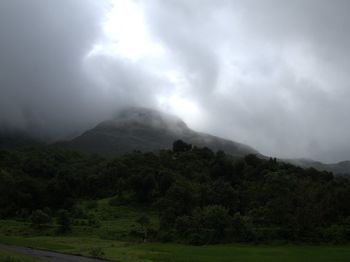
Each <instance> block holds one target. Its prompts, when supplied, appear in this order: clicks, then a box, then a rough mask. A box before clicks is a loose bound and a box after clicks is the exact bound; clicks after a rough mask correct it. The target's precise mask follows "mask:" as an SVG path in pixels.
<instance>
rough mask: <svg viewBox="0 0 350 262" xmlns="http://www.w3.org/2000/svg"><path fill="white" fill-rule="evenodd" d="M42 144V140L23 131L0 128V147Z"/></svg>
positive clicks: (12, 147) (11, 147) (8, 147)
mask: <svg viewBox="0 0 350 262" xmlns="http://www.w3.org/2000/svg"><path fill="white" fill-rule="evenodd" d="M42 144H43V142H41V141H39V140H38V139H36V138H34V137H33V136H31V135H29V134H27V133H25V132H23V131H20V130H14V129H10V130H9V129H0V149H14V148H19V147H26V146H36V145H42Z"/></svg>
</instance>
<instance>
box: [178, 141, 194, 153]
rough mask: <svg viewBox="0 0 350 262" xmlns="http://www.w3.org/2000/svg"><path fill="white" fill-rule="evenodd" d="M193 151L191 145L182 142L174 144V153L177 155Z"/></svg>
mask: <svg viewBox="0 0 350 262" xmlns="http://www.w3.org/2000/svg"><path fill="white" fill-rule="evenodd" d="M191 149H192V145H191V144H187V143H185V142H184V141H182V140H176V141H175V142H174V143H173V151H174V152H176V153H180V152H186V151H190V150H191Z"/></svg>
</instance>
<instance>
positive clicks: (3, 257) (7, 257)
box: [0, 251, 43, 262]
mask: <svg viewBox="0 0 350 262" xmlns="http://www.w3.org/2000/svg"><path fill="white" fill-rule="evenodd" d="M39 261H43V260H38V259H34V258H30V257H28V256H23V255H18V254H14V253H12V252H7V251H6V252H5V251H0V262H39Z"/></svg>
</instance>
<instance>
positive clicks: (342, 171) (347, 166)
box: [283, 159, 350, 176]
mask: <svg viewBox="0 0 350 262" xmlns="http://www.w3.org/2000/svg"><path fill="white" fill-rule="evenodd" d="M283 161H285V162H289V163H291V164H293V165H297V166H300V167H303V168H308V167H313V168H316V169H317V170H320V171H323V170H325V171H329V172H333V173H334V174H337V175H347V176H348V175H350V161H341V162H338V163H332V164H325V163H322V162H319V161H314V160H311V159H283Z"/></svg>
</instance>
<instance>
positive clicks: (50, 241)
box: [0, 237, 350, 262]
mask: <svg viewBox="0 0 350 262" xmlns="http://www.w3.org/2000/svg"><path fill="white" fill-rule="evenodd" d="M0 242H1V243H6V244H13V245H22V246H29V247H33V248H40V249H48V250H53V251H59V252H65V253H72V254H81V255H85V256H88V255H89V252H90V251H91V249H92V248H101V250H102V251H103V253H104V258H107V259H111V260H113V261H119V262H151V261H158V262H160V261H162V262H212V261H217V262H232V261H238V262H261V261H269V262H275V261H276V262H277V261H278V262H280V261H284V262H303V261H305V262H313V261H315V262H330V261H332V262H333V261H334V262H349V261H350V246H349V245H348V246H326V245H320V246H316V245H300V246H299V245H277V246H273V245H266V246H265V245H239V244H231V245H210V246H201V247H196V246H189V245H179V244H162V243H145V244H136V243H126V242H118V241H110V240H102V239H98V238H80V237H30V238H21V237H0Z"/></svg>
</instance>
